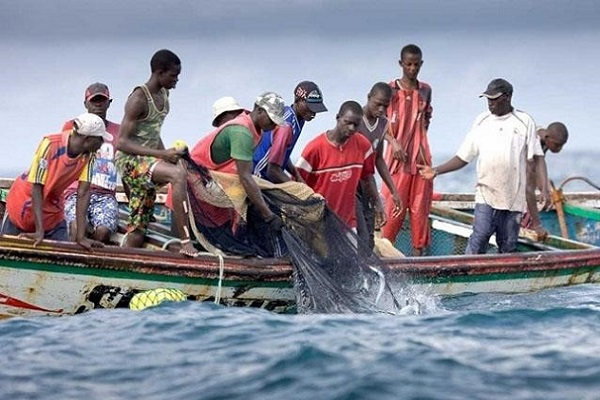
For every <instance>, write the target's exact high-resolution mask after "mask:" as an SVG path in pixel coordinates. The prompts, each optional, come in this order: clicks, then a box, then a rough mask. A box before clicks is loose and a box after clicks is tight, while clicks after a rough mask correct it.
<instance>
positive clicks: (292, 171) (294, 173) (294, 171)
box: [287, 162, 305, 183]
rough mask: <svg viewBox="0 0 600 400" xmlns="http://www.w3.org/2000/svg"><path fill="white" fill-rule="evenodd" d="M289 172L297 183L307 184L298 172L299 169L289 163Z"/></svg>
mask: <svg viewBox="0 0 600 400" xmlns="http://www.w3.org/2000/svg"><path fill="white" fill-rule="evenodd" d="M287 171H288V172H289V173H290V175H291V176H292V178H293V179H294V180H295V181H296V182H302V183H305V182H304V179H302V175H300V171H298V168H296V166H295V165H294V164H292V163H291V162H288V164H287Z"/></svg>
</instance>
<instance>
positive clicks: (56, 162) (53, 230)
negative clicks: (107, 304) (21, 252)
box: [1, 113, 112, 250]
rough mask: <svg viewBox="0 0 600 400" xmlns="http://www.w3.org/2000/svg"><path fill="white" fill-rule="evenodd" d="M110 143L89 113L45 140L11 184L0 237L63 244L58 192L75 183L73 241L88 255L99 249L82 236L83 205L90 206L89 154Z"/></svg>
mask: <svg viewBox="0 0 600 400" xmlns="http://www.w3.org/2000/svg"><path fill="white" fill-rule="evenodd" d="M111 140H112V135H111V134H110V133H108V132H106V127H105V124H104V121H103V120H102V118H100V117H99V116H97V115H95V114H91V113H85V114H81V115H80V116H78V117H77V118H75V119H74V120H73V128H72V129H69V130H66V131H63V132H61V133H55V134H51V135H47V136H44V138H43V139H42V141H41V142H40V144H39V145H38V148H37V151H36V152H35V155H34V157H33V162H32V163H31V167H30V169H29V171H27V172H25V173H24V174H22V175H20V176H18V177H17V178H16V179H15V181H14V183H13V185H12V187H11V189H10V192H9V193H8V197H7V199H6V214H5V216H4V221H3V224H2V231H1V232H2V234H8V235H17V234H22V236H23V237H26V238H30V239H33V240H34V246H37V245H38V244H40V243H41V242H42V241H43V239H45V238H46V239H51V240H59V241H68V240H69V235H68V232H67V223H66V221H65V214H64V201H63V193H64V191H65V189H66V188H67V187H69V186H70V185H71V183H73V182H75V181H77V180H79V188H78V197H77V206H76V210H77V211H76V218H75V220H76V226H77V235H76V237H75V241H76V242H77V243H79V244H80V245H81V246H83V247H84V248H85V249H87V250H91V248H92V247H102V246H103V244H102V243H101V242H98V241H95V240H92V239H89V238H86V237H85V225H86V218H85V210H86V208H85V207H84V205H87V204H88V203H89V196H90V190H89V188H90V182H91V181H92V171H93V166H94V158H95V157H94V153H95V152H96V151H97V150H98V149H99V148H100V146H101V145H102V143H103V141H111Z"/></svg>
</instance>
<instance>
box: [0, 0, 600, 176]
mask: <svg viewBox="0 0 600 400" xmlns="http://www.w3.org/2000/svg"><path fill="white" fill-rule="evenodd" d="M598 21H600V2H598V1H595V0H589V1H587V0H580V1H577V0H574V1H557V0H544V1H537V0H518V1H509V0H481V1H475V0H473V1H469V0H453V1H446V0H440V1H433V0H421V1H411V2H408V1H403V0H384V1H376V0H372V1H344V0H336V1H325V0H320V1H319V0H287V1H280V0H261V1H252V0H223V1H214V0H211V1H204V0H199V1H194V0H185V1H184V0H180V1H178V0H170V1H165V0H153V1H125V0H103V1H101V2H98V1H87V0H74V1H67V0H56V1H53V0H48V1H43V2H40V1H37V0H33V1H32V0H19V1H13V0H0V52H1V54H2V55H3V57H2V60H3V61H4V66H5V68H4V71H3V73H2V74H0V85H1V87H2V89H3V94H2V98H3V100H2V102H0V117H1V119H2V121H3V123H4V133H3V137H4V139H5V140H4V144H5V145H4V146H0V175H7V177H12V176H14V175H16V174H18V173H20V172H22V171H24V170H26V169H27V168H28V167H29V164H30V162H31V158H32V156H33V153H34V151H35V149H36V147H37V144H38V142H39V140H40V139H41V137H42V136H43V135H45V134H49V133H54V132H57V131H59V130H60V128H61V126H62V124H63V122H64V121H65V120H67V119H70V118H73V117H74V116H76V115H78V114H80V113H81V112H83V111H84V108H83V92H84V90H85V88H86V87H87V85H89V84H90V83H93V82H96V81H100V82H104V83H106V84H107V85H108V86H109V87H110V89H111V96H112V98H113V103H112V105H111V108H110V109H109V112H108V117H109V119H110V120H112V121H115V122H120V121H121V119H122V117H123V107H124V104H125V101H126V98H127V96H128V94H129V93H130V92H131V90H132V89H133V88H134V87H135V86H136V85H139V84H142V83H145V82H146V81H147V80H148V78H149V76H150V66H149V63H150V58H151V57H152V55H153V54H154V52H156V51H157V50H159V49H162V48H167V49H170V50H172V51H174V52H175V53H176V54H177V55H178V56H179V57H180V59H181V60H182V73H181V75H180V78H179V82H178V84H177V87H176V88H175V89H174V90H173V91H172V92H171V94H170V101H171V112H170V113H169V115H168V117H167V119H166V121H165V123H164V125H163V130H162V136H163V141H164V142H165V145H167V146H168V145H170V144H172V142H173V141H175V140H176V139H183V140H185V141H186V142H187V143H189V144H190V145H193V144H194V143H195V142H196V141H197V140H199V139H200V138H202V137H203V136H204V135H205V134H206V133H208V132H209V131H210V130H211V125H210V122H211V120H212V115H211V112H212V111H211V105H212V103H213V102H214V101H215V100H216V99H217V98H219V97H221V96H227V95H228V96H234V97H235V98H236V99H237V100H238V101H239V102H240V103H241V104H242V105H243V106H246V107H247V108H251V107H252V104H253V102H254V100H255V99H256V96H257V95H258V94H259V93H261V92H264V91H276V92H278V93H280V94H281V95H282V96H283V98H284V99H285V100H286V102H289V101H291V100H293V97H292V92H293V89H294V87H295V86H296V84H297V83H298V82H300V81H302V80H312V81H314V82H316V83H317V84H318V85H319V86H320V88H321V90H322V92H323V96H324V99H325V104H326V105H327V107H328V108H329V112H327V113H323V114H318V115H317V117H316V118H315V120H314V121H312V122H310V123H308V124H306V125H305V128H304V131H303V133H302V135H303V136H302V138H301V139H300V141H299V143H298V145H297V148H296V150H295V151H294V153H293V154H292V158H293V159H294V160H295V158H297V156H299V154H300V152H301V150H302V148H303V147H304V145H305V144H306V143H307V142H308V141H309V140H310V139H312V138H314V137H315V136H316V135H318V134H319V133H321V132H323V131H325V130H327V129H330V128H332V127H333V126H334V125H335V115H336V112H337V110H338V109H339V106H340V105H341V103H343V102H344V101H346V100H356V101H358V102H359V103H361V104H363V103H365V101H366V94H367V92H368V91H369V89H370V88H371V86H372V85H373V84H374V83H375V82H377V81H386V82H387V81H390V80H392V79H394V78H396V77H399V76H400V74H401V71H400V68H399V66H398V58H399V54H400V50H401V48H402V47H403V46H404V45H406V44H409V43H414V44H417V45H418V46H420V47H421V49H422V50H423V59H424V64H423V67H422V69H421V72H420V75H419V78H420V79H421V80H423V81H425V82H428V83H429V84H430V85H431V86H432V88H433V108H434V113H433V120H432V123H431V127H430V131H429V141H430V144H431V148H432V153H433V157H434V163H436V164H437V163H441V162H443V161H445V159H446V158H447V157H449V156H451V155H452V154H453V153H454V152H455V151H456V149H457V148H458V146H459V145H460V143H461V141H462V139H463V138H464V136H465V134H466V133H467V131H468V130H469V128H470V126H471V124H472V122H473V120H474V119H475V117H476V116H477V114H479V113H480V112H482V111H485V110H486V102H485V101H484V100H483V99H480V98H479V97H478V95H479V94H480V93H481V92H482V91H483V90H484V89H485V87H486V86H487V84H488V82H489V81H490V80H491V79H493V78H497V77H503V78H505V79H507V80H509V81H510V82H511V83H512V84H513V86H514V94H513V105H514V106H515V107H516V108H518V109H521V110H523V111H526V112H528V113H529V114H530V115H532V117H533V118H534V119H535V121H536V123H538V124H539V125H547V124H548V123H550V122H553V121H556V120H558V121H562V122H564V123H566V125H567V126H568V128H569V131H570V139H569V143H568V144H567V146H566V148H565V152H588V153H589V152H600V140H598V139H597V138H596V132H595V128H596V127H595V124H594V122H595V113H596V112H599V111H600V98H599V96H598V95H599V94H600V79H598V65H600V46H599V45H598V43H600V26H599V24H598ZM564 168H568V165H567V166H565V167H564ZM11 174H13V175H12V176H11Z"/></svg>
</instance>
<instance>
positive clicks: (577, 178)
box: [558, 176, 600, 190]
mask: <svg viewBox="0 0 600 400" xmlns="http://www.w3.org/2000/svg"><path fill="white" fill-rule="evenodd" d="M575 180H579V181H584V182H585V183H587V184H588V185H590V186H591V187H593V188H594V189H596V190H600V186H599V185H596V184H595V183H593V182H592V181H591V180H589V179H588V178H586V177H585V176H571V177H568V178H567V179H565V180H564V181H563V182H562V183H561V184H560V186H559V187H558V188H559V189H562V188H563V186H565V184H567V183H568V182H570V181H575Z"/></svg>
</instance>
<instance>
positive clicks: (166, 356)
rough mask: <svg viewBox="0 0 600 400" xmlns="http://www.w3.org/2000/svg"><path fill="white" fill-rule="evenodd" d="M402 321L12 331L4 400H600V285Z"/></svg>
mask: <svg viewBox="0 0 600 400" xmlns="http://www.w3.org/2000/svg"><path fill="white" fill-rule="evenodd" d="M429 301H430V304H429V306H428V307H426V309H425V310H421V311H420V313H414V312H410V313H407V314H405V315H401V316H390V315H384V314H369V315H364V314H362V315H279V314H274V313H272V312H269V311H265V310H260V309H243V308H226V307H223V306H219V305H215V304H212V303H197V302H183V303H163V304H161V305H160V306H158V307H154V308H150V309H146V310H144V311H131V310H127V309H116V310H94V311H91V312H88V313H86V314H81V315H76V316H70V317H60V318H56V317H44V318H29V319H23V318H10V319H6V320H4V321H2V322H0V346H1V347H2V356H1V360H2V361H0V365H1V367H2V368H0V398H2V399H182V398H186V399H311V400H315V399H511V400H515V399H557V400H562V399H598V398H600V335H599V334H598V333H599V332H600V285H580V286H574V287H565V288H556V289H549V290H544V291H540V292H535V293H526V294H512V295H500V294H494V295H490V294H479V295H466V296H459V297H454V298H448V299H443V300H442V299H435V298H430V299H429Z"/></svg>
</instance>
